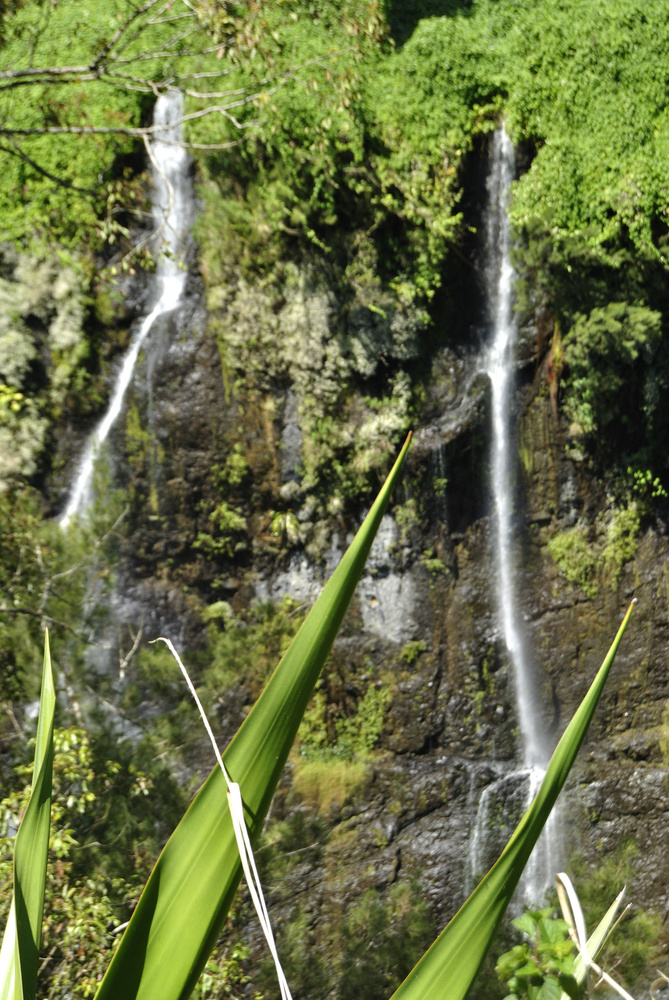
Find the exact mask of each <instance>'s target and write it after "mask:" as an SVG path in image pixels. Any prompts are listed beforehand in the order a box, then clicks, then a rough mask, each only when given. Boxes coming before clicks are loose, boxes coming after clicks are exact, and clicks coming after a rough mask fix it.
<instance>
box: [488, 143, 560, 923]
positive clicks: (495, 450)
mask: <svg viewBox="0 0 669 1000" xmlns="http://www.w3.org/2000/svg"><path fill="white" fill-rule="evenodd" d="M514 173H515V158H514V150H513V144H512V142H511V140H510V138H509V136H508V135H507V133H506V131H505V130H504V129H503V128H502V129H500V130H499V131H498V132H496V133H495V136H494V137H493V147H492V162H491V168H490V172H489V175H488V182H487V188H488V212H487V226H486V235H487V248H486V249H487V254H486V267H485V280H486V293H487V300H488V303H489V322H490V327H491V330H492V338H491V342H490V347H489V349H488V351H487V357H486V361H485V371H486V373H487V375H488V377H489V378H490V383H491V388H492V423H493V427H492V457H491V458H492V460H491V466H492V469H491V473H492V494H493V501H494V509H495V521H496V535H495V556H496V559H495V561H496V571H497V580H496V596H497V608H498V614H499V620H500V626H501V631H502V634H503V636H504V641H505V644H506V647H507V650H508V654H509V660H510V662H511V667H512V670H513V678H514V687H515V694H516V705H517V710H518V724H519V728H520V735H521V742H522V752H523V766H522V767H521V768H520V769H519V770H517V771H514V772H512V773H511V774H505V775H503V776H501V777H499V778H498V779H497V780H496V781H494V782H492V784H490V785H488V787H487V788H486V789H484V791H483V794H482V796H481V799H480V802H479V807H478V813H477V817H476V822H475V825H474V830H473V833H472V844H471V853H470V868H471V872H472V874H473V875H476V874H479V873H480V871H481V867H482V866H483V863H484V857H483V854H484V847H485V841H486V837H487V833H488V830H489V827H490V823H491V809H492V805H493V803H494V804H496V807H497V808H498V810H499V809H501V811H502V812H503V811H504V808H505V807H504V802H505V800H508V809H509V812H510V817H513V813H514V812H515V813H516V814H517V816H516V818H518V817H519V815H520V814H521V812H522V811H524V809H525V808H527V806H529V804H530V802H531V801H532V799H533V798H534V796H535V794H536V792H537V790H538V788H539V785H540V783H541V780H542V778H543V776H544V773H545V766H546V763H547V760H548V748H547V746H546V745H545V741H544V739H543V738H542V730H541V718H540V715H539V712H538V711H537V706H536V704H535V699H534V686H533V681H532V672H531V669H530V665H529V663H528V659H527V652H526V649H525V642H524V638H523V634H522V630H521V628H520V627H519V616H518V608H517V602H516V591H515V584H514V576H515V572H514V571H515V564H514V553H513V547H514V546H513V523H512V520H513V518H512V495H513V469H512V455H513V450H512V435H511V426H512V416H513V409H512V401H513V392H512V390H513V371H514V350H515V344H516V324H515V319H514V313H513V282H514V279H515V274H514V270H513V267H512V265H511V256H510V250H511V227H510V224H509V219H508V215H507V202H508V196H509V191H510V186H511V182H512V181H513V178H514ZM499 803H502V805H501V806H499ZM509 822H512V818H510V819H509ZM512 828H513V825H512V826H511V828H510V829H512ZM509 832H510V831H509ZM550 839H551V838H550V837H549V836H547V835H546V834H545V835H544V836H543V837H542V839H541V840H540V841H539V843H538V844H537V847H536V848H535V850H534V852H533V854H532V857H531V858H530V862H529V864H528V866H527V868H526V870H525V875H524V877H523V882H522V887H521V889H522V895H523V898H524V900H525V902H528V903H534V904H535V905H538V904H539V903H540V901H541V898H542V896H543V894H544V892H545V890H546V888H547V887H548V885H549V884H550V881H551V879H552V866H551V857H550V854H551V852H550V849H549V847H550Z"/></svg>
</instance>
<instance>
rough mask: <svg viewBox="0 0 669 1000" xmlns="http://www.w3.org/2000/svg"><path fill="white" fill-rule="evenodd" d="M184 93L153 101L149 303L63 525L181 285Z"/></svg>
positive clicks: (185, 221) (78, 507)
mask: <svg viewBox="0 0 669 1000" xmlns="http://www.w3.org/2000/svg"><path fill="white" fill-rule="evenodd" d="M182 110H183V96H182V94H181V93H179V91H170V92H169V93H167V94H163V95H161V96H160V97H159V98H158V100H157V101H156V105H155V109H154V114H153V123H154V125H157V126H160V127H161V128H160V130H159V131H158V132H156V133H155V138H154V139H153V140H152V142H151V144H150V147H149V155H150V158H151V168H152V174H153V186H154V197H153V217H154V224H155V227H156V233H157V236H158V239H159V246H158V248H159V258H158V263H157V266H156V273H155V276H154V300H155V301H154V305H153V307H152V309H151V310H150V312H149V313H148V314H147V315H146V316H145V317H144V319H143V320H142V323H141V325H140V327H139V329H138V331H137V333H136V334H135V336H134V337H133V340H132V343H131V345H130V347H129V349H128V351H127V353H126V355H125V357H124V359H123V364H122V365H121V368H120V371H119V373H118V375H117V378H116V382H115V384H114V388H113V391H112V394H111V397H110V400H109V406H108V408H107V412H106V413H105V415H104V417H103V418H102V420H101V421H100V423H99V424H98V425H97V427H96V428H95V430H94V431H93V433H92V434H91V435H90V437H89V439H88V441H87V443H86V447H85V448H84V453H83V455H82V458H81V460H80V462H79V466H78V469H77V473H76V476H75V478H74V482H73V484H72V487H71V489H70V494H69V497H68V500H67V503H66V505H65V509H64V511H63V513H62V515H61V516H60V518H59V524H60V526H61V527H63V528H65V527H66V526H67V525H68V524H69V522H70V521H71V519H72V518H73V517H75V516H79V517H84V516H85V513H86V509H87V507H88V506H89V505H90V503H91V501H92V499H93V478H94V472H95V462H96V459H97V458H98V456H99V455H100V453H101V450H102V448H103V446H104V444H105V442H106V440H107V438H108V436H109V433H110V431H111V429H112V427H113V426H114V424H115V423H116V420H117V419H118V417H119V415H120V413H121V409H122V407H123V398H124V396H125V393H126V391H127V389H128V386H129V385H130V382H131V381H132V378H133V374H134V371H135V365H136V363H137V359H138V357H139V352H140V350H141V348H142V345H143V344H144V342H145V340H146V338H147V336H148V335H149V333H150V331H151V328H152V327H153V325H154V323H155V321H156V320H157V319H158V317H159V316H163V315H164V314H165V313H168V312H171V311H172V310H173V309H175V308H176V306H177V305H178V304H179V301H180V299H181V297H182V295H183V291H184V288H185V286H186V277H187V274H186V268H185V265H184V260H183V256H184V255H183V249H184V247H183V244H184V240H183V233H184V232H185V231H186V230H187V228H188V225H189V223H190V216H191V214H192V211H191V209H192V191H191V184H190V180H189V176H188V169H189V157H188V153H187V152H186V150H185V149H184V148H183V145H182V144H181V126H180V124H179V121H180V119H181V116H182Z"/></svg>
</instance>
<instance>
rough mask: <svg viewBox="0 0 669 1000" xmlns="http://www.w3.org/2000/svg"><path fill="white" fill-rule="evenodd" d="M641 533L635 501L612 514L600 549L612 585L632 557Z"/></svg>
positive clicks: (639, 518)
mask: <svg viewBox="0 0 669 1000" xmlns="http://www.w3.org/2000/svg"><path fill="white" fill-rule="evenodd" d="M640 532H641V517H640V514H639V507H638V504H637V502H636V501H634V500H633V501H632V503H630V504H629V506H627V507H620V508H618V510H615V511H614V512H613V515H612V517H611V520H610V522H609V525H608V527H607V529H606V536H605V541H604V545H603V548H602V559H603V561H604V566H605V571H606V572H607V574H608V576H609V579H610V581H611V583H612V584H614V585H615V584H616V583H617V582H618V580H619V579H620V574H621V573H622V569H623V566H624V564H625V563H626V562H629V560H630V559H632V558H633V557H634V554H635V553H636V550H637V545H638V538H639V534H640Z"/></svg>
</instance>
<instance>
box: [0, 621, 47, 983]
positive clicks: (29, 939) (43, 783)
mask: <svg viewBox="0 0 669 1000" xmlns="http://www.w3.org/2000/svg"><path fill="white" fill-rule="evenodd" d="M55 707H56V693H55V691H54V687H53V677H52V673H51V655H50V651H49V634H48V632H47V634H46V635H45V637H44V666H43V669H42V692H41V695H40V711H39V720H38V723H37V739H36V742H35V766H34V770H33V783H32V790H31V793H30V801H29V802H28V805H27V806H26V811H25V813H24V816H23V819H22V820H21V825H20V827H19V830H18V833H17V834H16V843H15V846H14V898H13V900H12V909H11V911H10V915H9V920H8V922H7V927H6V928H5V938H4V940H3V945H2V952H1V954H0V974H1V975H2V979H1V980H0V997H2V998H4V997H5V996H7V997H11V1000H34V997H35V991H36V989H37V968H38V961H39V950H40V945H41V942H42V912H43V909H44V890H45V885H46V863H47V854H48V851H49V823H50V820H51V781H52V776H53V718H54V710H55Z"/></svg>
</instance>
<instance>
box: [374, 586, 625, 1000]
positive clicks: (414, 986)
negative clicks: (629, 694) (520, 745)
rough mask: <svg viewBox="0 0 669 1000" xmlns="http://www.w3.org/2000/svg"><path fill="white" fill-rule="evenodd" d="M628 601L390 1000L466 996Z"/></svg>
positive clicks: (582, 724) (587, 713)
mask: <svg viewBox="0 0 669 1000" xmlns="http://www.w3.org/2000/svg"><path fill="white" fill-rule="evenodd" d="M633 603H634V602H633ZM632 606H633V604H632V605H630V607H629V609H628V611H627V614H626V615H625V618H624V620H623V623H622V625H621V626H620V628H619V630H618V634H617V636H616V638H615V640H614V642H613V645H612V646H611V648H610V650H609V652H608V653H607V656H606V659H605V660H604V663H603V664H602V666H601V667H600V669H599V672H598V673H597V676H596V677H595V679H594V681H593V683H592V685H591V687H590V690H589V691H588V693H587V694H586V696H585V698H584V699H583V701H582V702H581V704H580V706H579V708H578V710H577V711H576V714H575V715H574V718H573V719H572V720H571V722H570V723H569V725H568V726H567V729H566V730H565V732H564V734H563V736H562V739H561V740H560V742H559V743H558V745H557V747H556V748H555V752H554V753H553V756H552V757H551V760H550V763H549V765H548V768H547V770H546V775H545V777H544V780H543V781H542V783H541V787H540V788H539V791H538V792H537V795H536V798H535V799H534V801H533V803H532V805H531V806H530V808H529V809H528V810H527V812H526V813H525V815H524V816H523V818H522V819H521V821H520V823H519V824H518V826H517V828H516V830H515V832H514V833H513V834H512V836H511V838H510V840H509V842H508V844H507V845H506V847H505V848H504V850H503V852H502V854H501V855H500V857H499V859H498V860H497V862H496V863H495V864H494V865H493V867H492V868H491V869H490V871H489V872H488V874H487V875H486V876H485V877H484V878H483V879H482V881H481V882H480V883H479V885H478V886H477V888H476V889H475V890H474V892H473V893H472V894H471V896H470V897H469V899H468V900H467V901H466V902H465V903H464V905H463V906H462V907H461V908H460V909H459V910H458V912H457V913H456V914H455V916H454V917H453V919H452V920H451V922H450V923H449V924H448V926H447V927H446V928H445V930H444V931H442V933H441V935H440V936H439V937H438V938H437V940H436V941H435V942H434V944H433V945H432V947H431V948H430V949H429V951H428V952H427V953H426V954H425V955H424V956H423V958H422V959H421V960H420V962H419V963H418V965H416V967H415V968H414V969H413V971H412V972H410V973H409V975H408V976H407V978H406V979H405V980H404V982H403V983H402V985H401V986H400V987H399V989H398V990H396V992H395V993H394V994H393V998H392V1000H464V998H465V997H466V996H467V993H468V991H469V989H470V987H471V985H472V983H473V982H474V979H475V978H476V974H477V973H478V971H479V969H480V967H481V963H482V962H483V959H484V958H485V954H486V952H487V950H488V948H489V946H490V943H491V941H492V939H493V936H494V934H495V931H496V930H497V928H498V926H499V924H500V921H501V920H502V917H503V916H504V911H505V910H506V908H507V906H508V904H509V901H510V899H511V897H512V896H513V893H514V890H515V888H516V886H517V885H518V881H519V880H520V877H521V875H522V873H523V869H524V868H525V865H526V864H527V861H528V858H529V856H530V854H531V853H532V848H533V847H534V845H535V844H536V842H537V840H538V839H539V835H540V833H541V831H542V829H543V827H544V825H545V823H546V820H547V819H548V816H549V814H550V811H551V809H552V808H553V805H554V804H555V800H556V798H557V797H558V794H559V792H560V789H561V788H562V786H563V785H564V782H565V780H566V778H567V775H568V774H569V770H570V768H571V766H572V764H573V763H574V758H575V757H576V754H577V753H578V750H579V748H580V746H581V743H582V742H583V739H584V737H585V734H586V731H587V728H588V726H589V724H590V720H591V719H592V716H593V714H594V711H595V708H596V707H597V702H598V701H599V697H600V695H601V693H602V689H603V687H604V683H605V681H606V678H607V677H608V674H609V670H610V669H611V664H612V663H613V660H614V657H615V655H616V652H617V649H618V646H619V645H620V640H621V639H622V637H623V633H624V631H625V629H626V627H627V623H628V621H629V618H630V615H631V613H632Z"/></svg>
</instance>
